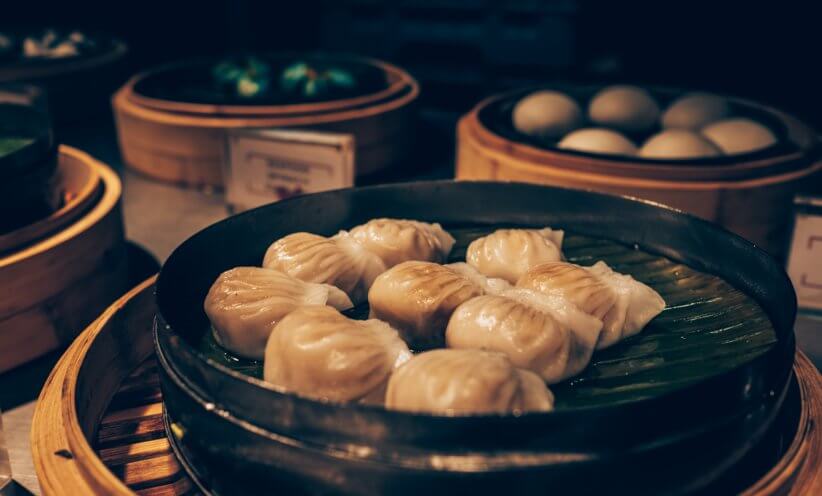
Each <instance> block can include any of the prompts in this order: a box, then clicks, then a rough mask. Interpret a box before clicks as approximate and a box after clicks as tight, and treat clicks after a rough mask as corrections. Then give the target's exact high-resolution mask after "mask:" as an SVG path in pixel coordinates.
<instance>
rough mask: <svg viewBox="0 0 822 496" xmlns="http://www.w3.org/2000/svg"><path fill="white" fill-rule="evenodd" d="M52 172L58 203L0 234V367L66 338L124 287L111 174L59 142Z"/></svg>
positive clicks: (117, 188) (117, 192) (115, 183)
mask: <svg viewBox="0 0 822 496" xmlns="http://www.w3.org/2000/svg"><path fill="white" fill-rule="evenodd" d="M56 176H57V181H56V183H57V188H58V190H59V192H60V194H61V196H62V197H63V200H64V201H63V203H62V206H61V207H60V208H59V209H57V210H56V211H54V212H53V213H52V214H51V215H48V216H47V217H45V218H41V219H39V220H37V221H36V222H33V223H31V224H29V225H27V226H24V227H21V228H19V229H17V230H14V231H11V232H8V233H4V234H3V236H0V287H2V288H3V297H2V298H0V373H2V372H4V371H6V370H9V369H12V368H14V367H16V366H18V365H21V364H23V363H25V362H28V361H30V360H32V359H34V358H37V357H39V356H41V355H44V354H46V353H48V352H50V351H52V350H55V349H58V348H61V347H63V346H65V345H66V344H68V343H70V342H71V341H72V340H73V339H74V337H75V336H76V335H77V333H78V332H79V331H81V330H82V329H83V327H84V326H86V325H88V323H89V322H91V321H92V320H93V319H94V318H95V317H96V316H97V315H98V314H99V313H100V312H101V311H102V310H103V309H104V308H105V307H106V306H107V304H108V303H110V301H111V299H112V296H113V295H119V294H122V293H123V291H125V289H127V283H128V281H127V275H128V271H127V259H126V244H125V239H124V234H123V222H122V214H121V211H120V196H121V184H120V180H119V178H118V177H117V175H116V174H115V173H114V171H112V170H111V169H110V168H108V167H107V166H106V165H104V164H102V163H101V162H98V161H97V160H95V159H93V158H92V157H90V156H89V155H87V154H86V153H83V152H81V151H79V150H76V149H74V148H70V147H67V146H61V147H60V148H59V151H58V155H57V175H56ZM18 213H19V212H18ZM12 214H14V213H13V212H12Z"/></svg>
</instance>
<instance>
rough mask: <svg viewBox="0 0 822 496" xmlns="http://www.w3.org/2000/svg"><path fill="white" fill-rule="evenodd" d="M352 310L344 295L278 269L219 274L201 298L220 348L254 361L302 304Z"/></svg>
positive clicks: (349, 301) (229, 271)
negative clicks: (284, 321) (276, 327)
mask: <svg viewBox="0 0 822 496" xmlns="http://www.w3.org/2000/svg"><path fill="white" fill-rule="evenodd" d="M326 304H328V305H332V306H334V307H335V308H339V309H341V310H342V309H346V308H350V307H351V306H352V304H351V300H350V299H349V298H348V296H347V295H346V294H345V293H343V292H342V291H340V290H339V289H337V288H335V287H334V286H329V285H326V284H312V283H305V282H303V281H300V280H298V279H295V278H293V277H290V276H288V275H286V274H284V273H282V272H280V271H276V270H271V269H262V268H259V267H237V268H234V269H231V270H228V271H226V272H223V273H222V274H220V276H219V277H218V278H217V280H216V281H214V284H213V285H212V286H211V289H210V290H209V292H208V295H207V296H206V299H205V304H204V308H205V312H206V315H208V318H209V319H210V320H211V325H212V327H213V329H214V336H215V338H216V339H217V342H219V343H220V344H221V345H222V346H223V347H225V348H227V349H229V350H231V351H232V352H234V353H236V354H238V355H241V356H244V357H247V358H253V359H260V358H262V357H263V351H264V350H265V343H266V340H267V339H268V336H269V334H271V330H272V329H273V328H274V326H275V325H276V324H277V322H279V321H280V320H281V319H282V318H283V317H285V316H286V315H288V314H289V313H291V312H292V311H294V310H296V309H297V308H299V307H302V306H305V305H326Z"/></svg>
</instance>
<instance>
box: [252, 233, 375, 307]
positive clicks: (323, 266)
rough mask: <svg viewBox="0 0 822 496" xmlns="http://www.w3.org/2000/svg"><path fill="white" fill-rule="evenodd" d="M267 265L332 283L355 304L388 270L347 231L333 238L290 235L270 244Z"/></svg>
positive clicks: (311, 279)
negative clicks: (375, 280)
mask: <svg viewBox="0 0 822 496" xmlns="http://www.w3.org/2000/svg"><path fill="white" fill-rule="evenodd" d="M263 267H266V268H271V269H277V270H281V271H283V272H285V273H286V274H288V275H290V276H292V277H296V278H297V279H300V280H302V281H306V282H315V283H323V284H331V285H332V286H336V287H338V288H340V289H341V290H343V291H345V292H346V293H347V294H348V295H349V296H350V297H351V300H352V301H354V303H359V302H362V301H364V300H365V298H366V295H367V294H368V288H370V287H371V284H372V283H373V281H374V279H375V278H376V277H377V276H378V275H379V274H381V273H382V272H384V271H385V264H384V263H383V262H382V260H380V258H379V257H377V256H376V255H374V254H373V253H371V252H368V251H366V250H365V249H363V248H362V247H361V246H360V245H359V244H357V243H356V242H355V241H354V240H352V239H351V238H350V237H349V236H348V234H347V233H341V234H339V235H337V236H334V237H332V238H326V237H324V236H319V235H316V234H311V233H307V232H298V233H293V234H289V235H288V236H285V237H283V238H280V239H278V240H277V241H275V242H274V243H272V244H271V246H269V248H268V250H267V251H266V253H265V257H264V258H263Z"/></svg>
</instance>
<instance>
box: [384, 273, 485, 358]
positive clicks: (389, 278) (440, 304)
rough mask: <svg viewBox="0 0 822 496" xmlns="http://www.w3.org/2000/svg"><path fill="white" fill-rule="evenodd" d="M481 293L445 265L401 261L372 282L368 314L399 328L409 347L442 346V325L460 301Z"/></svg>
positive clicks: (466, 279)
mask: <svg viewBox="0 0 822 496" xmlns="http://www.w3.org/2000/svg"><path fill="white" fill-rule="evenodd" d="M482 293H483V289H482V287H481V286H479V285H478V284H476V283H475V282H473V281H471V280H470V279H469V278H467V277H465V276H464V275H462V274H460V272H459V271H457V270H454V269H453V268H450V267H448V266H444V265H439V264H435V263H431V262H417V261H414V262H403V263H401V264H399V265H395V266H394V267H392V268H391V269H389V270H387V271H386V272H384V273H383V274H381V275H380V276H379V277H377V280H376V281H374V285H373V286H371V290H370V291H369V292H368V303H369V305H370V307H371V316H372V317H375V318H378V319H381V320H384V321H386V322H388V323H389V324H391V325H392V326H393V327H394V328H396V329H397V330H399V331H400V335H401V336H402V338H403V339H404V340H405V341H406V342H407V343H408V344H409V346H411V347H412V348H417V349H425V348H433V347H437V346H442V344H443V342H444V338H445V326H446V325H447V324H448V319H449V318H450V317H451V313H452V312H453V311H454V309H455V308H457V306H459V304H460V303H462V302H464V301H466V300H468V299H470V298H473V297H475V296H479V295H481V294H482Z"/></svg>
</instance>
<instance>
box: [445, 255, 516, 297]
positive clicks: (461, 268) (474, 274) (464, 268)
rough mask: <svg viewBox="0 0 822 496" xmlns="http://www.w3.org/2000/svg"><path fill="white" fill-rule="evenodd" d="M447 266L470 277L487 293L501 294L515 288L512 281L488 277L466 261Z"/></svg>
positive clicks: (470, 279)
mask: <svg viewBox="0 0 822 496" xmlns="http://www.w3.org/2000/svg"><path fill="white" fill-rule="evenodd" d="M446 267H448V268H449V269H453V270H455V271H457V272H458V273H460V274H461V275H463V276H465V277H466V278H468V280H469V281H471V282H473V283H474V284H476V285H477V286H479V287H481V288H482V291H483V292H484V293H486V294H499V293H501V292H503V291H506V290H509V289H512V288H513V286H511V283H509V282H508V281H506V280H505V279H499V278H496V277H488V276H486V275H484V274H482V273H481V272H480V271H478V270H477V269H475V268H474V267H471V266H470V265H468V264H467V263H465V262H455V263H450V264H447V265H446Z"/></svg>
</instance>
